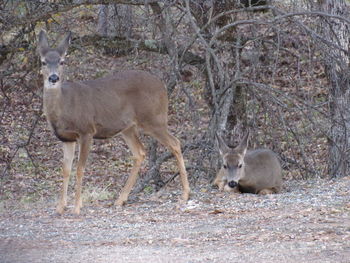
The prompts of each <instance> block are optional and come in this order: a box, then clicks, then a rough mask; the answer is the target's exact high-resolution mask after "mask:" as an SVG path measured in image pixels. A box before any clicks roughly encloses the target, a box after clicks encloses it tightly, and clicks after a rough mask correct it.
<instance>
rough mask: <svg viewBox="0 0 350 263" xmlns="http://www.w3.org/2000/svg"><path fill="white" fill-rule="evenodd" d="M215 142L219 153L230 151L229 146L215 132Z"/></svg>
mask: <svg viewBox="0 0 350 263" xmlns="http://www.w3.org/2000/svg"><path fill="white" fill-rule="evenodd" d="M215 138H216V142H217V145H218V148H219V152H220V155H224V154H226V153H228V152H229V151H230V147H228V146H227V144H226V143H225V142H224V140H223V139H222V138H221V136H220V135H219V134H217V133H216V134H215Z"/></svg>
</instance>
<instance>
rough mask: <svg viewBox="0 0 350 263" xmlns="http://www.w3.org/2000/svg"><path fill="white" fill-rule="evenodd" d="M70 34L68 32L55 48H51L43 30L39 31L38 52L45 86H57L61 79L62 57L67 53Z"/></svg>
mask: <svg viewBox="0 0 350 263" xmlns="http://www.w3.org/2000/svg"><path fill="white" fill-rule="evenodd" d="M70 38H71V34H70V33H68V34H67V35H66V36H65V37H64V39H63V40H62V41H61V42H60V43H59V45H58V46H57V47H56V48H51V47H50V46H49V42H48V40H47V36H46V33H45V31H43V30H41V31H40V33H39V44H38V53H39V55H40V59H41V73H42V75H43V77H44V87H45V88H55V87H59V86H60V84H61V82H62V80H63V65H64V57H65V55H66V53H67V49H68V45H69V42H70Z"/></svg>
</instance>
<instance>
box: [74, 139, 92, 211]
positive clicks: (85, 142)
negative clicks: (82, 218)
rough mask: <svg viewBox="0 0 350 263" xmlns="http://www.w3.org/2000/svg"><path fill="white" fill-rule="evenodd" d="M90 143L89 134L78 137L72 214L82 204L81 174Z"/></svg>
mask: <svg viewBox="0 0 350 263" xmlns="http://www.w3.org/2000/svg"><path fill="white" fill-rule="evenodd" d="M91 143H92V136H91V135H83V136H81V137H80V138H79V161H78V165H77V181H76V185H75V205H74V211H73V212H74V214H76V215H79V214H80V208H81V207H82V206H83V202H82V199H81V189H82V183H83V176H84V170H85V165H86V161H87V158H88V155H89V152H90V147H91Z"/></svg>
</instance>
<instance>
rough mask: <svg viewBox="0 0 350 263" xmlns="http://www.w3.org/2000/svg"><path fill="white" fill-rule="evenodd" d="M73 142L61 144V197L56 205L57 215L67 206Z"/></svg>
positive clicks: (73, 148)
mask: <svg viewBox="0 0 350 263" xmlns="http://www.w3.org/2000/svg"><path fill="white" fill-rule="evenodd" d="M74 151H75V142H64V143H63V167H62V175H63V185H62V190H61V196H60V199H59V201H58V205H57V209H56V210H57V213H59V214H62V213H63V211H64V208H65V207H66V206H67V190H68V182H69V176H70V173H71V170H72V164H73V159H74Z"/></svg>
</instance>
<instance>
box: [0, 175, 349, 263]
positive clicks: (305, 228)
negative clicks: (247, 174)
mask: <svg viewBox="0 0 350 263" xmlns="http://www.w3.org/2000/svg"><path fill="white" fill-rule="evenodd" d="M179 194H180V191H179V190H172V189H165V190H164V191H163V192H162V193H160V194H159V195H158V196H157V197H155V196H139V197H133V198H132V201H130V202H129V203H128V204H127V205H126V206H125V207H124V208H115V207H113V206H111V204H112V202H113V200H108V201H104V202H94V203H89V204H86V206H85V207H84V208H83V209H82V214H81V215H80V216H74V215H72V214H71V210H72V207H69V209H68V211H67V212H66V213H65V214H64V215H63V216H58V215H57V214H55V203H54V201H53V200H52V201H49V202H48V204H47V206H44V204H43V203H35V204H33V205H32V206H28V207H26V208H23V207H21V208H19V207H16V206H14V205H10V204H6V205H3V207H2V208H1V216H0V220H1V221H0V262H1V263H7V262H8V263H10V262H11V263H16V262H23V263H24V262H26V263H28V262H94V263H97V262H186V263H194V262H308V263H312V262H322V263H325V262H344V263H345V262H350V177H346V178H343V179H338V180H334V181H333V180H332V181H329V180H324V179H314V180H308V181H288V182H286V183H285V189H284V191H283V192H282V193H280V194H277V195H271V196H256V195H251V194H242V195H237V194H229V193H219V192H218V191H217V190H216V189H212V188H211V187H209V186H207V187H204V188H196V189H193V195H192V199H191V200H190V201H189V202H188V203H187V204H186V205H179V203H178V202H177V198H178V196H179Z"/></svg>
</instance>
